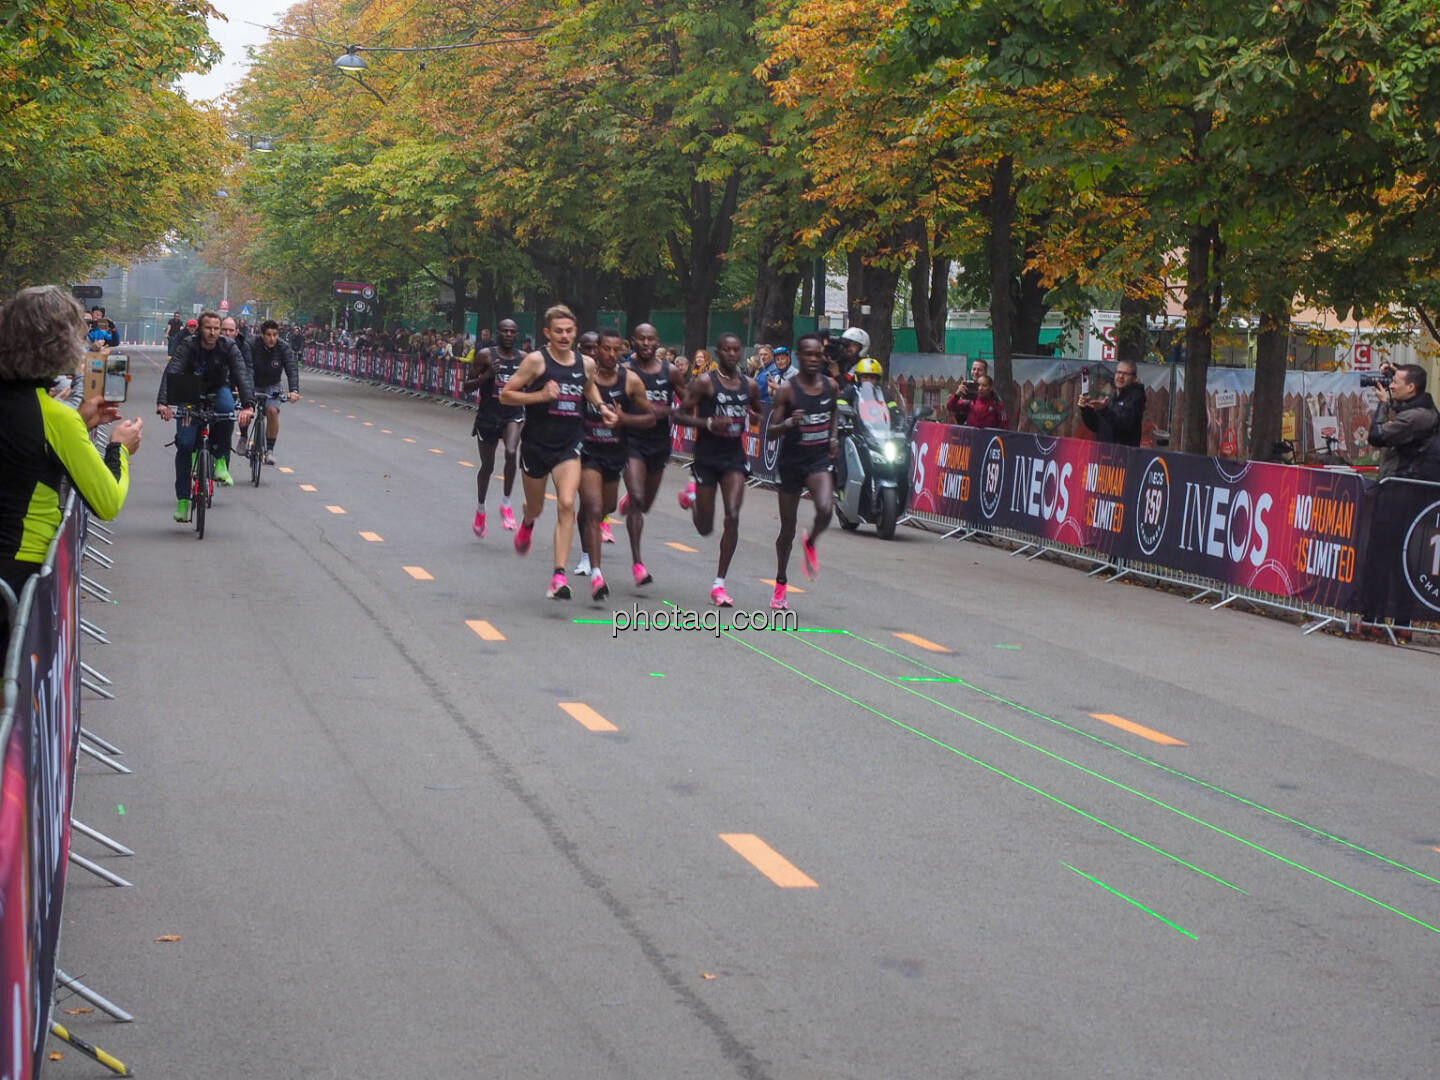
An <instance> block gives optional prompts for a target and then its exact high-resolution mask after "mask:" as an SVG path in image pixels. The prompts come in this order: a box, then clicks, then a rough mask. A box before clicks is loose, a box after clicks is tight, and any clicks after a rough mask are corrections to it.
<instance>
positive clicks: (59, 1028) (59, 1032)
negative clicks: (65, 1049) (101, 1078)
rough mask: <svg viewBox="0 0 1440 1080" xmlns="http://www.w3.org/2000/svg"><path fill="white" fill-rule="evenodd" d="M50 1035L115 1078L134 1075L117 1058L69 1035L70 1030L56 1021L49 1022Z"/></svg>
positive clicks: (76, 1036)
mask: <svg viewBox="0 0 1440 1080" xmlns="http://www.w3.org/2000/svg"><path fill="white" fill-rule="evenodd" d="M50 1034H51V1035H54V1036H55V1037H56V1038H57V1039H59V1040H60V1041H61V1042H63V1043H65V1045H67V1046H73V1047H74V1048H75V1049H76V1050H79V1051H80V1052H81V1053H82V1054H84V1055H85V1056H86V1057H88V1058H90V1059H92V1060H94V1061H98V1062H99V1063H100V1064H101V1065H104V1066H105V1067H106V1068H107V1069H109V1070H110V1071H111V1072H112V1073H114V1074H115V1075H116V1076H134V1075H135V1073H134V1072H132V1071H131V1070H130V1068H129V1067H128V1066H127V1065H126V1064H125V1063H124V1062H123V1061H121V1060H120V1059H119V1058H117V1057H112V1056H111V1055H110V1054H107V1053H106V1052H105V1051H104V1050H101V1049H100V1048H99V1047H98V1046H91V1045H90V1044H89V1043H87V1042H86V1041H85V1040H84V1039H82V1038H80V1036H79V1035H72V1034H71V1033H70V1030H69V1029H68V1028H67V1027H65V1025H64V1024H62V1023H60V1022H59V1021H58V1020H51V1021H50Z"/></svg>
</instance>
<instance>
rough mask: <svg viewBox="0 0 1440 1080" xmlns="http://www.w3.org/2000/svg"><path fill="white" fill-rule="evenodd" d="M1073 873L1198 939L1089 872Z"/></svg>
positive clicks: (1067, 864) (1069, 868)
mask: <svg viewBox="0 0 1440 1080" xmlns="http://www.w3.org/2000/svg"><path fill="white" fill-rule="evenodd" d="M1060 865H1061V866H1063V867H1065V869H1067V870H1075V867H1073V866H1071V865H1070V864H1069V863H1068V862H1062V863H1061V864H1060ZM1075 873H1077V874H1079V875H1080V876H1081V877H1083V878H1084V879H1085V880H1086V881H1093V882H1094V883H1095V884H1096V885H1099V886H1100V887H1101V888H1102V889H1104V890H1105V891H1106V892H1108V893H1113V894H1114V895H1116V896H1118V897H1119V898H1120V899H1121V900H1124V901H1125V902H1126V903H1127V904H1134V905H1135V906H1136V907H1138V908H1139V909H1140V910H1141V911H1143V912H1145V914H1147V915H1153V916H1155V918H1157V919H1159V920H1160V921H1161V922H1163V923H1164V924H1165V925H1166V926H1168V927H1170V929H1172V930H1178V931H1180V933H1182V934H1184V935H1185V936H1186V937H1188V938H1189V939H1190V940H1191V941H1198V940H1199V939H1198V938H1196V936H1195V935H1194V934H1192V933H1191V932H1190V931H1189V930H1186V929H1185V928H1184V927H1183V926H1181V925H1180V924H1179V923H1175V922H1171V921H1170V920H1169V919H1167V918H1166V917H1165V916H1164V915H1161V914H1160V913H1159V912H1158V911H1152V910H1151V909H1150V908H1148V907H1146V906H1145V905H1144V904H1142V903H1140V901H1139V900H1136V899H1134V898H1133V897H1129V896H1126V895H1125V894H1124V893H1123V892H1121V891H1120V890H1119V889H1112V888H1111V887H1110V886H1109V885H1106V884H1105V882H1103V881H1101V880H1100V879H1099V878H1098V877H1091V876H1090V875H1089V874H1087V873H1085V871H1084V870H1075Z"/></svg>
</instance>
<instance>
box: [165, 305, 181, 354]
mask: <svg viewBox="0 0 1440 1080" xmlns="http://www.w3.org/2000/svg"><path fill="white" fill-rule="evenodd" d="M184 332H185V320H184V319H182V318H181V317H180V312H178V311H177V312H175V314H174V315H172V316H170V321H169V322H168V323H166V324H165V347H166V350H167V351H168V352H170V353H171V354H172V355H173V354H174V352H175V339H176V338H177V337H179V336H180V335H181V334H183V333H184Z"/></svg>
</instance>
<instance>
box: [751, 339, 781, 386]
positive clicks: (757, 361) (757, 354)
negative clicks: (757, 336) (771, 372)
mask: <svg viewBox="0 0 1440 1080" xmlns="http://www.w3.org/2000/svg"><path fill="white" fill-rule="evenodd" d="M774 358H775V354H774V353H773V352H771V350H770V346H769V345H766V344H764V343H763V342H762V343H761V344H758V345H756V346H755V351H754V352H753V353H751V354H750V359H749V360H748V361H746V364H745V373H746V374H747V375H749V376H750V377H751V378H752V379H758V378H759V377H760V372H762V371H764V370H765V369H766V368H767V367H769V366H770V361H771V360H773V359H774Z"/></svg>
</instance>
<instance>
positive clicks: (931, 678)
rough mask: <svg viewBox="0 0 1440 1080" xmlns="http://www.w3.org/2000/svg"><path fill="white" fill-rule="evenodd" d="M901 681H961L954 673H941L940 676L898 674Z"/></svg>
mask: <svg viewBox="0 0 1440 1080" xmlns="http://www.w3.org/2000/svg"><path fill="white" fill-rule="evenodd" d="M895 677H896V678H897V679H899V680H900V681H901V682H959V681H960V680H959V679H958V678H957V677H956V676H954V675H941V676H939V677H938V678H937V677H936V676H934V675H897V676H895Z"/></svg>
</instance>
